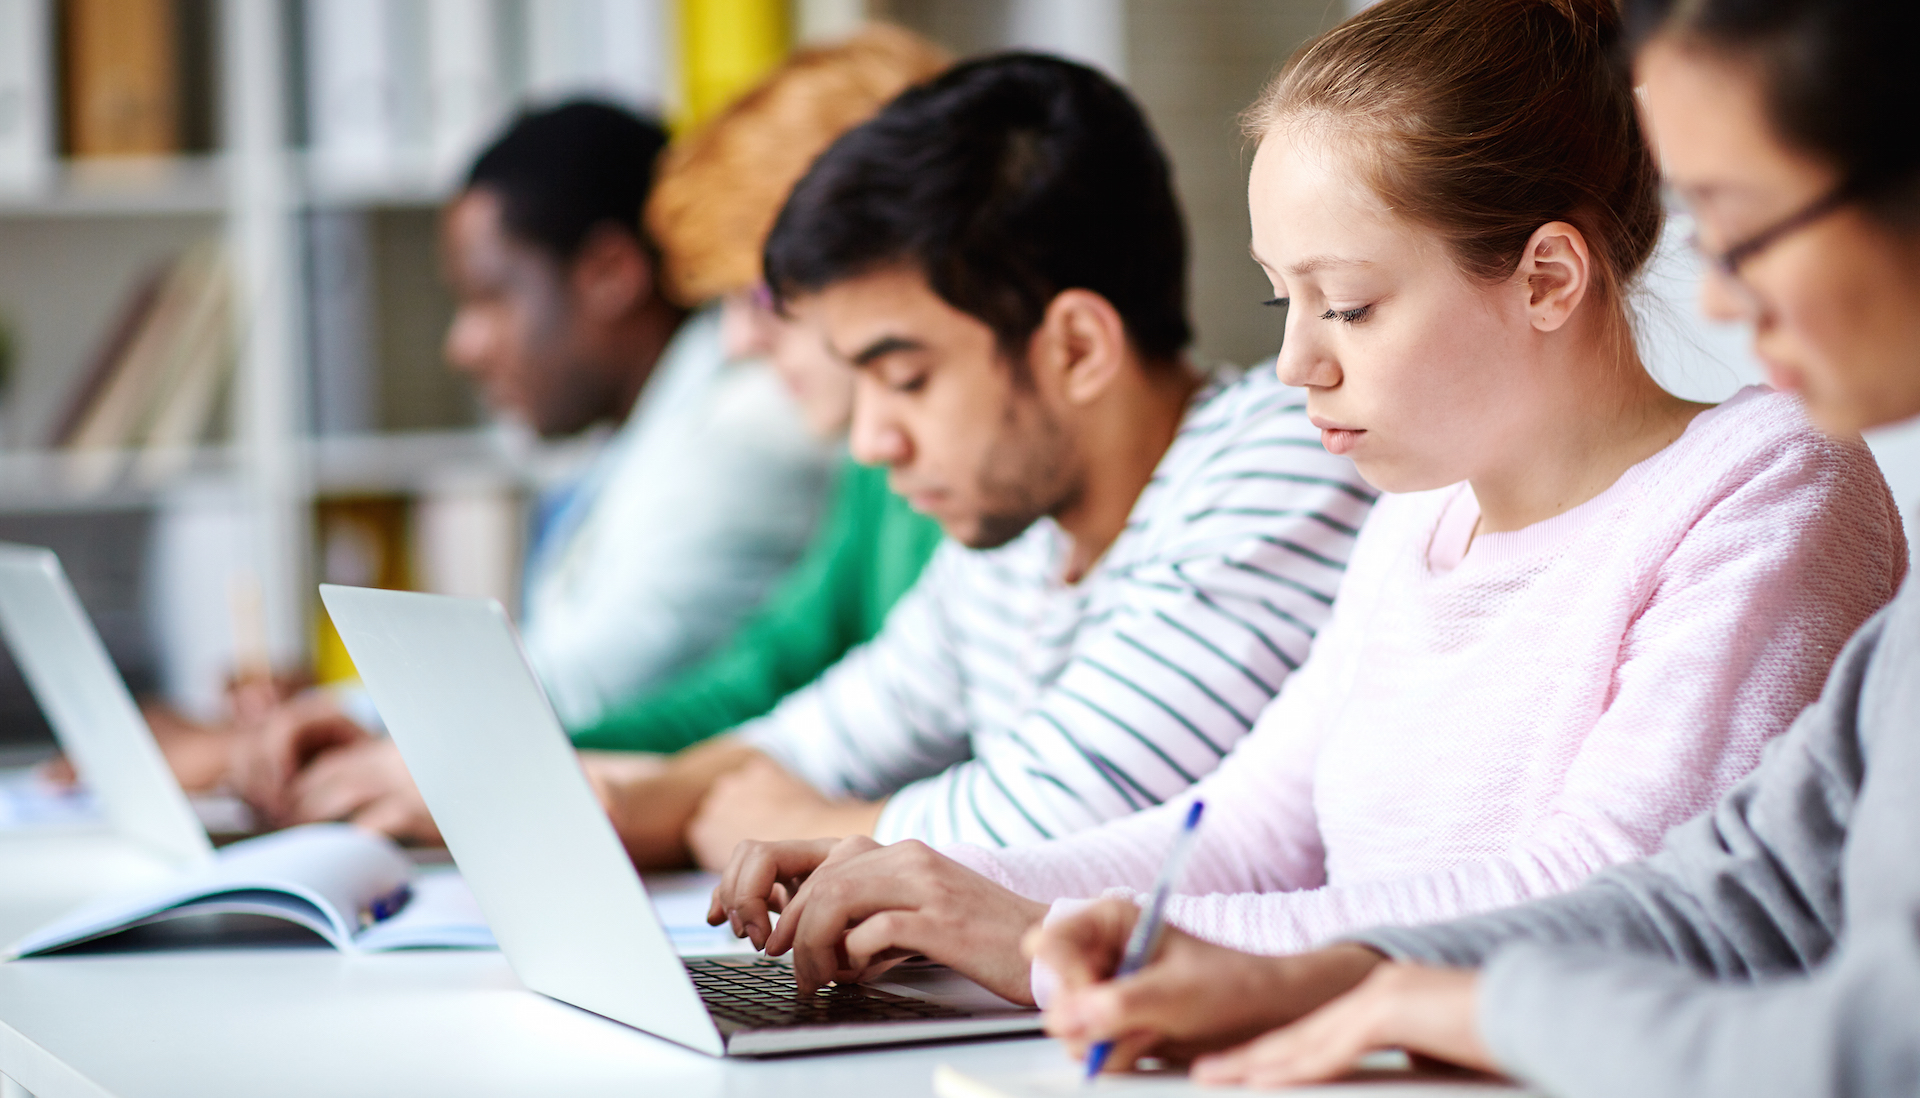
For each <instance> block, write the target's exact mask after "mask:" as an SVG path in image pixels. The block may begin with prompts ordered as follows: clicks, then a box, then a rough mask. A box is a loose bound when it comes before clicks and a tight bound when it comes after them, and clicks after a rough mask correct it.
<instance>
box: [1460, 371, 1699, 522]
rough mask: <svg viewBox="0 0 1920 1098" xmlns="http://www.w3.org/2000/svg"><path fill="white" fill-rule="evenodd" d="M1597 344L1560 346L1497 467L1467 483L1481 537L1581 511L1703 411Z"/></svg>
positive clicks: (1510, 435) (1677, 435)
mask: <svg viewBox="0 0 1920 1098" xmlns="http://www.w3.org/2000/svg"><path fill="white" fill-rule="evenodd" d="M1604 342H1605V341H1603V340H1592V339H1588V340H1585V341H1581V340H1572V339H1569V340H1563V341H1560V348H1561V349H1562V350H1563V351H1565V352H1566V353H1564V354H1562V355H1560V356H1557V357H1558V359H1559V360H1558V361H1554V362H1552V363H1551V366H1552V369H1551V371H1550V372H1549V373H1547V374H1545V375H1543V376H1544V377H1545V383H1544V385H1543V386H1542V399H1541V400H1540V401H1535V402H1529V409H1528V413H1527V416H1526V421H1525V422H1524V423H1522V424H1521V425H1519V426H1518V427H1517V429H1515V430H1513V431H1511V432H1509V433H1507V439H1506V442H1507V443H1508V445H1505V446H1504V447H1503V448H1502V458H1503V459H1502V461H1501V462H1500V463H1499V464H1498V465H1497V466H1496V467H1494V468H1490V469H1487V470H1485V471H1483V472H1482V473H1480V474H1477V475H1475V476H1473V477H1470V478H1469V483H1470V484H1471V486H1472V488H1473V494H1474V498H1475V499H1476V500H1477V501H1478V502H1479V504H1480V525H1479V527H1478V531H1477V532H1478V533H1483V534H1491V533H1499V532H1504V531H1511V530H1520V529H1524V528H1526V527H1528V526H1532V525H1533V524H1535V523H1537V522H1544V521H1545V520H1547V519H1550V518H1552V517H1554V516H1555V515H1558V514H1561V513H1563V512H1566V511H1570V510H1572V509H1573V508H1575V507H1578V506H1579V505H1581V504H1582V503H1585V502H1586V501H1588V500H1590V499H1592V498H1593V497H1595V496H1597V495H1599V494H1600V493H1602V492H1604V491H1606V490H1607V489H1608V488H1610V487H1612V486H1613V483H1614V482H1615V481H1617V480H1619V479H1620V475H1621V474H1622V473H1624V472H1626V471H1627V470H1628V469H1630V468H1632V467H1633V466H1634V465H1636V464H1638V463H1640V462H1642V461H1645V460H1646V459H1647V458H1649V457H1652V456H1653V455H1654V454H1657V453H1659V452H1660V451H1661V450H1663V449H1665V448H1666V447H1667V446H1669V445H1671V444H1672V443H1673V441H1674V440H1675V439H1677V438H1679V437H1680V435H1681V434H1682V433H1683V432H1684V431H1686V429H1687V424H1688V423H1690V422H1692V420H1693V417H1694V416H1695V415H1698V414H1699V413H1700V412H1701V411H1702V410H1704V409H1705V408H1706V407H1708V406H1707V405H1705V404H1697V403H1694V402H1691V401H1685V400H1681V399H1680V398H1679V397H1676V396H1674V395H1672V394H1671V393H1668V392H1667V391H1666V390H1664V389H1662V388H1661V387H1660V385H1659V383H1657V382H1655V381H1654V380H1653V378H1652V377H1651V376H1650V375H1649V374H1648V373H1647V370H1646V367H1645V366H1644V365H1642V363H1641V362H1640V358H1639V356H1638V355H1637V354H1636V353H1634V352H1633V351H1632V350H1631V345H1630V344H1629V349H1628V350H1627V351H1626V352H1625V353H1624V354H1623V355H1619V356H1611V355H1604V354H1596V353H1594V352H1593V351H1592V350H1591V348H1592V347H1593V346H1595V345H1596V344H1600V345H1604Z"/></svg>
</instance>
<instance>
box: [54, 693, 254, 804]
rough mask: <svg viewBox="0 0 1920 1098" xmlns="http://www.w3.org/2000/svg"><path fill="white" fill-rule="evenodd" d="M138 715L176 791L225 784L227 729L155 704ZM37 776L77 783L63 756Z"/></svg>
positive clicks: (229, 746)
mask: <svg viewBox="0 0 1920 1098" xmlns="http://www.w3.org/2000/svg"><path fill="white" fill-rule="evenodd" d="M140 715H141V716H143V717H145V718H146V721H147V727H148V728H150V729H152V730H153V742H154V743H155V744H157V745H158V746H159V748H160V754H161V756H162V757H164V758H165V759H166V760H167V768H168V769H169V770H172V771H173V777H174V780H176V781H178V782H179V783H180V788H182V789H184V790H186V791H187V792H188V793H207V792H211V791H212V790H214V789H217V788H219V787H220V785H221V783H223V782H225V781H226V779H227V759H228V757H229V755H230V754H231V753H232V750H233V742H234V738H235V736H236V733H235V731H234V730H233V728H232V727H231V726H229V725H225V724H201V723H199V722H198V721H191V720H188V719H187V718H185V717H183V716H181V715H180V714H178V713H176V712H174V711H173V710H172V709H169V708H167V707H166V706H163V705H157V704H148V705H143V706H141V707H140ZM40 776H41V777H43V778H45V779H46V780H47V781H50V782H52V783H54V784H55V785H60V786H68V785H72V784H74V783H75V782H76V781H78V780H79V775H78V774H76V773H74V769H73V762H72V761H71V760H69V759H68V758H67V757H66V756H65V755H60V756H57V757H55V758H52V759H49V760H48V761H47V762H46V764H45V765H44V766H42V767H41V768H40Z"/></svg>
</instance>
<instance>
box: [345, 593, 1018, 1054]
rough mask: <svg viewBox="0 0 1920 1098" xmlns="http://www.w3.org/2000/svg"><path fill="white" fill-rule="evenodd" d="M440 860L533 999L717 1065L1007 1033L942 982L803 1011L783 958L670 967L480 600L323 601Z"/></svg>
mask: <svg viewBox="0 0 1920 1098" xmlns="http://www.w3.org/2000/svg"><path fill="white" fill-rule="evenodd" d="M320 597H321V599H322V600H323V601H324V602H325V603H326V606H327V612H328V613H329V614H331V615H332V616H333V623H334V625H335V626H336V627H337V628H338V629H339V632H340V637H341V639H342V640H344V641H345V642H346V646H347V652H348V653H349V654H350V655H351V656H352V657H353V662H354V666H355V667H357V668H358V669H359V671H360V677H361V679H362V681H363V682H365V684H366V687H367V691H368V692H369V693H370V694H371V695H372V697H373V701H374V704H375V705H376V706H377V707H378V708H379V710H380V715H381V717H382V719H384V720H385V721H386V725H387V729H388V731H389V732H390V733H391V734H392V736H393V740H394V743H395V744H397V745H398V746H399V748H400V754H401V755H402V756H403V757H404V758H405V760H406V763H407V769H408V770H409V771H410V772H411V773H412V775H413V779H414V781H415V782H416V783H418V785H419V787H420V793H421V795H422V796H423V797H425V799H426V802H427V807H428V808H429V809H430V810H431V811H432V812H433V818H434V820H435V822H436V823H438V824H439V826H440V833H441V835H442V836H444V837H445V838H446V841H447V849H448V850H449V851H450V852H451V853H452V854H453V860H454V861H455V862H457V863H458V864H459V866H460V872H461V875H462V876H464V877H465V878H466V880H467V883H468V885H469V886H471V887H472V889H473V895H474V898H475V899H476V900H478V901H479V903H480V908H481V910H482V911H483V912H484V913H485V914H486V917H487V924H488V925H489V926H491V927H492V928H493V932H494V936H495V937H496V938H498V939H499V941H500V948H501V950H503V951H504V952H505V953H506V956H507V960H508V961H509V962H510V963H511V964H512V965H513V970H514V972H515V973H516V974H517V975H518V976H519V977H520V979H521V981H522V982H523V983H525V984H526V985H527V986H528V987H529V988H532V989H533V990H534V991H537V992H540V993H541V994H543V995H548V996H551V997H553V998H555V999H559V1000H561V1001H562V1002H566V1003H571V1004H573V1005H574V1006H577V1007H582V1008H585V1009H587V1010H590V1011H592V1012H594V1013H595V1014H600V1015H604V1016H606V1017H608V1018H612V1019H613V1020H615V1021H618V1022H624V1023H626V1024H627V1025H630V1026H633V1027H635V1028H636V1029H643V1030H645V1031H647V1032H648V1033H652V1034H654V1035H656V1036H659V1037H664V1038H666V1039H668V1040H670V1041H675V1042H678V1043H680V1044H682V1045H686V1046H687V1047H689V1048H694V1049H698V1050H699V1051H701V1052H706V1053H710V1054H714V1055H734V1056H758V1055H766V1054H770V1053H780V1052H798V1051H804V1050H811V1049H825V1048H845V1047H850V1046H856V1045H879V1044H899V1043H905V1042H913V1041H929V1040H941V1039H947V1038H955V1037H972V1036H984V1035H991V1034H1004V1033H1020V1032H1029V1031H1033V1030H1037V1029H1039V1028H1040V1020H1039V1015H1038V1013H1036V1012H1035V1011H1032V1010H1027V1009H1024V1008H1020V1007H1016V1006H1014V1005H1013V1004H1011V1003H1008V1002H1007V1001H1006V1000H1004V999H1001V998H1000V997H998V996H996V995H994V994H993V993H991V992H989V991H987V990H986V989H985V988H982V987H980V986H979V985H978V984H975V983H973V982H972V981H970V980H967V979H965V978H963V977H961V976H959V975H957V974H956V973H953V972H952V971H950V970H947V969H934V970H925V971H917V972H911V973H898V974H896V973H889V974H888V977H889V978H888V979H886V980H885V981H884V982H879V983H875V984H871V985H858V986H851V987H834V988H827V989H823V990H822V991H820V992H819V993H817V994H815V995H812V996H806V997H802V996H800V995H799V994H798V992H797V990H796V988H795V986H794V981H793V971H792V968H791V967H790V966H789V964H788V963H787V962H786V961H784V960H777V959H773V958H768V957H763V956H759V955H756V954H746V955H742V954H731V955H725V956H718V957H692V958H682V957H681V956H680V955H679V954H678V953H676V952H675V950H674V947H673V943H672V942H671V941H670V940H669V939H668V937H667V932H666V930H665V929H664V928H663V927H662V926H661V924H660V921H659V918H658V917H657V916H656V915H655V913H654V909H653V905H652V904H651V903H649V902H648V900H647V894H646V886H645V885H644V884H643V883H642V882H641V880H640V875H639V874H638V873H636V872H634V869H633V863H632V862H630V861H629V860H628V858H627V854H626V851H625V849H624V848H623V847H622V846H621V845H620V840H619V838H618V837H617V836H616V835H615V834H614V830H613V825H612V824H610V823H609V822H608V820H607V817H606V814H605V813H604V812H602V811H601V808H600V804H599V802H598V801H597V800H595V798H594V796H593V793H592V791H591V790H590V789H589V787H588V785H587V780H586V776H585V775H584V774H583V773H582V772H581V770H580V764H579V762H578V760H577V758H576V757H575V755H574V753H573V748H572V745H571V744H570V743H569V742H568V740H567V736H566V733H565V731H564V730H563V729H562V728H561V726H560V721H559V719H558V718H557V717H555V716H554V714H553V709H552V707H551V706H549V705H548V704H547V697H546V694H545V692H544V691H543V690H542V689H541V686H540V683H539V680H538V679H536V678H535V677H534V675H533V671H532V669H531V668H530V667H529V666H528V664H527V660H526V656H525V654H524V653H523V652H522V651H521V648H520V641H519V637H518V636H517V635H516V634H515V632H514V629H513V625H512V623H511V622H510V621H508V619H507V614H506V611H505V610H503V609H501V606H500V604H499V603H498V602H495V601H494V600H492V599H456V598H448V597H445V596H440V595H421V594H413V593H410V592H400V591H376V590H372V589H369V588H363V587H335V586H331V585H327V586H322V587H321V588H320Z"/></svg>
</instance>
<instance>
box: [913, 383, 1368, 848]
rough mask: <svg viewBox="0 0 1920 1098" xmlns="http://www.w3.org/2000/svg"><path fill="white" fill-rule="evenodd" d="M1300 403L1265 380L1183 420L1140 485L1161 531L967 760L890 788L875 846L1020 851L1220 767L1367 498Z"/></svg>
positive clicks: (1310, 613)
mask: <svg viewBox="0 0 1920 1098" xmlns="http://www.w3.org/2000/svg"><path fill="white" fill-rule="evenodd" d="M1256 393H1257V390H1256ZM1241 395H1246V394H1241ZM1296 400H1297V394H1296V393H1294V392H1293V391H1291V390H1283V389H1280V387H1278V386H1277V385H1273V386H1268V387H1267V392H1266V393H1265V394H1264V398H1263V399H1252V400H1248V401H1245V402H1243V403H1242V405H1241V406H1240V407H1239V408H1237V409H1236V410H1235V414H1233V415H1231V416H1226V417H1223V418H1219V419H1214V420H1211V421H1208V420H1204V419H1202V420H1199V421H1196V422H1193V423H1191V424H1190V425H1189V427H1188V431H1189V432H1192V433H1194V435H1195V436H1196V437H1193V438H1189V439H1187V440H1185V441H1186V442H1187V443H1189V444H1191V445H1190V449H1191V450H1193V451H1196V452H1195V453H1192V454H1190V455H1189V457H1190V460H1188V461H1187V462H1186V463H1185V466H1186V467H1185V468H1170V469H1165V470H1163V475H1164V477H1165V478H1166V479H1165V481H1164V482H1163V483H1161V484H1159V485H1157V486H1156V487H1155V489H1154V490H1157V492H1158V499H1157V500H1155V501H1154V503H1155V509H1156V510H1155V513H1154V516H1153V518H1152V519H1150V521H1154V522H1159V523H1164V524H1165V526H1166V529H1165V530H1164V531H1163V532H1162V533H1161V534H1160V535H1159V536H1156V537H1153V538H1149V539H1147V546H1146V551H1145V552H1144V553H1143V554H1142V556H1141V557H1140V559H1137V560H1134V561H1131V562H1127V563H1125V564H1119V563H1118V562H1116V567H1115V568H1114V570H1113V573H1112V574H1110V575H1109V576H1108V577H1107V582H1111V583H1112V584H1113V585H1114V588H1113V590H1112V592H1111V594H1110V596H1109V597H1106V598H1104V599H1102V600H1101V605H1100V606H1098V607H1096V608H1095V611H1094V613H1092V614H1090V615H1089V617H1088V618H1087V619H1086V620H1085V621H1083V622H1081V623H1080V626H1079V628H1078V630H1077V631H1076V635H1075V637H1074V638H1073V642H1072V644H1071V648H1070V652H1069V653H1068V655H1067V658H1066V660H1065V662H1064V664H1063V666H1062V668H1061V670H1060V672H1059V674H1058V675H1057V676H1055V677H1054V678H1053V679H1052V680H1051V682H1050V683H1049V684H1048V685H1047V686H1046V688H1045V689H1044V690H1042V691H1040V692H1039V694H1038V695H1037V698H1036V700H1035V702H1034V703H1033V704H1032V706H1031V707H1030V708H1029V709H1027V710H1026V711H1025V712H1024V713H1023V714H1021V715H1020V716H1018V717H1017V719H1014V720H1011V721H1009V722H1007V723H1006V724H1005V725H1004V726H1002V727H997V728H993V727H990V728H978V729H975V731H974V734H973V737H972V739H973V754H972V757H970V758H968V759H966V760H965V761H961V762H957V763H955V764H954V765H952V766H950V767H947V768H946V769H944V770H942V771H940V772H938V773H936V774H932V775H930V776H927V777H924V778H922V779H920V780H918V781H915V782H913V783H912V784H910V785H907V786H906V787H905V788H902V789H900V790H898V792H895V793H894V794H893V796H892V797H891V799H890V801H889V803H888V805H887V807H886V809H885V811H884V813H883V815H882V817H881V820H880V823H879V825H878V827H877V829H876V831H875V837H876V838H878V839H880V840H881V841H894V840H898V839H903V838H919V839H923V840H927V841H929V842H933V843H937V844H947V843H956V842H969V843H976V844H979V845H982V846H987V847H1006V846H1017V845H1024V844H1027V843H1031V842H1035V841H1041V840H1045V839H1051V838H1056V837H1059V836H1061V835H1065V834H1070V833H1072V832H1075V831H1079V830H1082V829H1085V828H1088V827H1092V826H1094V825H1096V824H1099V823H1101V822H1103V821H1105V820H1109V819H1114V818H1117V817H1120V816H1124V815H1127V814H1129V813H1132V812H1135V811H1138V810H1140V809H1142V808H1146V807H1148V806H1151V805H1156V804H1160V803H1162V802H1164V801H1166V800H1169V799H1171V798H1174V797H1177V796H1178V795H1180V794H1181V793H1182V792H1183V791H1185V790H1186V789H1187V788H1188V787H1189V786H1190V785H1192V784H1193V783H1194V782H1195V781H1197V780H1199V779H1200V778H1201V777H1203V776H1204V775H1206V774H1208V773H1210V772H1211V771H1212V770H1213V769H1214V768H1215V767H1216V766H1217V765H1218V764H1219V762H1220V760H1221V759H1222V758H1223V757H1224V756H1225V754H1226V752H1227V751H1228V750H1230V749H1231V748H1232V747H1233V746H1234V744H1235V743H1237V742H1238V741H1239V740H1240V739H1241V738H1242V737H1243V736H1245V735H1246V733H1247V732H1248V731H1249V730H1250V729H1251V728H1252V726H1253V722H1254V719H1255V718H1256V717H1257V715H1258V714H1259V713H1260V710H1261V709H1262V708H1263V707H1264V706H1265V705H1266V704H1267V702H1268V701H1270V700H1271V699H1272V698H1273V697H1274V695H1275V694H1276V693H1277V692H1278V691H1279V689H1280V686H1281V684H1282V683H1283V682H1284V681H1285V680H1286V678H1287V676H1288V675H1289V674H1290V673H1291V672H1292V671H1293V670H1294V669H1295V668H1297V667H1299V666H1300V665H1301V664H1302V663H1303V662H1304V661H1305V660H1306V658H1307V653H1308V650H1309V648H1310V646H1311V644H1312V641H1313V638H1314V635H1315V633H1316V632H1317V630H1318V629H1319V627H1320V626H1321V625H1322V624H1323V623H1324V622H1325V621H1326V620H1327V617H1328V614H1329V612H1330V610H1331V608H1332V604H1333V599H1334V594H1335V592H1336V590H1337V589H1338V585H1339V581H1340V578H1341V575H1342V573H1343V572H1344V569H1345V562H1346V559H1347V556H1348V554H1349V553H1350V552H1351V550H1352V546H1353V540H1354V536H1355V535H1356V534H1357V532H1358V528H1359V526H1360V523H1361V521H1362V520H1363V519H1364V517H1365V515H1366V513H1367V511H1368V508H1369V507H1370V505H1371V503H1372V501H1373V499H1374V493H1373V492H1372V490H1371V489H1369V488H1367V487H1366V486H1365V485H1364V483H1363V482H1362V481H1360V480H1359V479H1358V475H1357V474H1356V473H1355V472H1354V470H1353V468H1352V466H1351V464H1350V463H1348V462H1346V461H1345V460H1343V459H1338V458H1334V457H1332V456H1331V455H1328V454H1327V453H1326V452H1325V450H1323V449H1322V448H1321V447H1320V446H1319V443H1318V438H1317V434H1318V433H1317V432H1316V431H1314V430H1313V429H1312V427H1311V425H1310V424H1308V423H1307V422H1306V420H1305V410H1304V408H1302V407H1300V406H1299V405H1298V404H1297V403H1296V402H1295V401H1296ZM978 601H981V602H984V601H986V600H978ZM964 605H965V606H970V605H972V602H969V603H968V604H964ZM963 608H964V607H963ZM956 624H957V625H959V626H961V629H960V632H961V638H962V639H961V643H969V642H970V641H971V640H972V638H973V637H974V636H976V635H978V636H982V637H985V638H987V639H989V640H991V633H990V632H989V629H990V626H991V623H988V622H985V621H979V620H973V619H964V618H962V619H960V620H959V621H957V622H956Z"/></svg>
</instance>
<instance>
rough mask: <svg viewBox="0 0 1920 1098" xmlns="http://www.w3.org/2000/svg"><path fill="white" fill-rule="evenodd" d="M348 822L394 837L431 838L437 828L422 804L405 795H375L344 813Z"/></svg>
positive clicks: (436, 831)
mask: <svg viewBox="0 0 1920 1098" xmlns="http://www.w3.org/2000/svg"><path fill="white" fill-rule="evenodd" d="M347 821H348V822H349V823H352V824H354V825H355V826H357V827H362V828H365V829H366V830H368V831H375V832H378V833H380V834H382V835H390V836H392V837H393V838H395V839H402V840H408V841H414V842H423V843H424V842H432V841H434V840H435V839H436V838H438V836H439V828H438V827H437V826H435V825H434V823H433V819H432V817H431V816H429V815H427V814H426V811H425V808H424V806H421V805H417V804H415V803H414V802H413V801H412V800H411V799H409V798H405V797H376V798H374V799H373V800H372V801H369V802H368V803H367V804H366V805H365V806H364V807H362V808H361V809H359V810H358V811H356V812H354V813H353V814H352V815H350V816H348V817H347Z"/></svg>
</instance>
